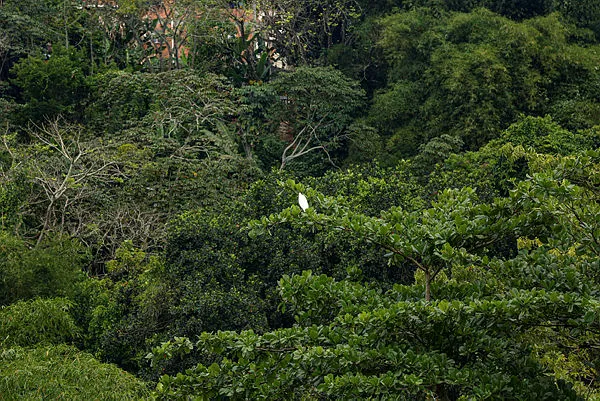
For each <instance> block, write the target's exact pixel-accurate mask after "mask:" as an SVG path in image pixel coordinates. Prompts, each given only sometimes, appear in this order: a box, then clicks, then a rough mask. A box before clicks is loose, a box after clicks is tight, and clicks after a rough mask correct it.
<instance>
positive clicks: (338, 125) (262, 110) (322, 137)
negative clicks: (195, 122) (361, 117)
mask: <svg viewBox="0 0 600 401" xmlns="http://www.w3.org/2000/svg"><path fill="white" fill-rule="evenodd" d="M238 93H239V95H240V103H241V104H242V106H243V109H242V112H241V115H240V133H241V135H242V144H243V146H244V149H245V151H246V154H247V155H251V154H252V153H253V151H254V149H256V153H257V155H258V157H259V158H262V159H263V160H261V161H262V162H263V164H264V165H265V166H266V167H271V166H275V165H278V166H279V168H280V169H284V168H286V167H287V166H288V165H289V164H292V168H293V164H297V163H299V162H300V163H304V165H300V166H297V167H298V168H297V169H296V171H300V172H304V173H307V172H308V173H312V174H318V173H320V172H322V171H323V170H324V165H326V164H332V163H333V164H334V165H335V163H336V161H337V160H339V159H342V158H343V157H344V156H345V155H346V152H347V147H348V140H349V139H350V138H349V135H350V134H352V133H354V132H356V128H357V127H356V126H355V127H354V128H353V129H351V128H350V127H351V124H352V121H353V119H354V118H355V117H356V116H357V114H358V113H359V112H360V109H361V107H363V106H364V101H365V96H364V92H363V91H362V90H361V89H360V87H359V86H358V83H357V82H356V81H353V80H351V79H349V78H347V77H345V76H344V75H343V74H342V73H341V72H339V71H337V70H335V69H333V68H331V67H312V68H309V67H300V68H297V69H296V70H294V71H291V72H282V73H280V74H279V75H278V76H277V77H276V78H275V79H273V80H272V81H271V82H269V83H266V84H263V85H253V86H250V87H247V88H243V89H242V90H240V91H238ZM257 120H259V121H257ZM260 120H262V121H260ZM264 131H266V135H265V133H264ZM353 131H354V132H353ZM271 144H273V145H271ZM271 148H273V149H272V150H271ZM274 156H275V157H277V159H279V160H277V159H275V160H272V159H271V160H269V159H267V158H271V157H274ZM292 162H293V163H292Z"/></svg>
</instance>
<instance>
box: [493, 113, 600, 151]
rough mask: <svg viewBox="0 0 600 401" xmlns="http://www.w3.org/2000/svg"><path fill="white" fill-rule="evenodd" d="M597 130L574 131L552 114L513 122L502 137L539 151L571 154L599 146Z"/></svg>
mask: <svg viewBox="0 0 600 401" xmlns="http://www.w3.org/2000/svg"><path fill="white" fill-rule="evenodd" d="M599 139H600V138H599V137H598V132H597V130H590V131H588V132H577V133H572V132H569V131H567V130H566V129H564V128H562V127H560V126H559V125H558V124H557V123H555V122H554V121H552V118H551V117H550V116H546V117H544V118H541V117H537V118H536V117H526V118H523V119H522V120H520V121H518V122H517V123H515V124H512V125H511V126H510V127H508V129H506V131H504V132H503V133H502V135H501V137H500V141H502V142H510V143H512V144H513V145H521V146H523V147H526V148H529V147H530V148H533V150H534V151H535V152H537V153H547V154H553V155H571V154H576V153H579V152H582V151H585V150H591V149H596V148H598V145H600V140H599Z"/></svg>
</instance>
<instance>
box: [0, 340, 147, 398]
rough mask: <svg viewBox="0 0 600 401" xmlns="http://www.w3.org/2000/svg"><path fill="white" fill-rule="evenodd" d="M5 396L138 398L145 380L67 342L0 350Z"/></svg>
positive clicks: (0, 375)
mask: <svg viewBox="0 0 600 401" xmlns="http://www.w3.org/2000/svg"><path fill="white" fill-rule="evenodd" d="M0 361H1V363H0V394H2V399H3V400H39V399H61V398H62V399H69V400H89V399H102V400H115V401H116V400H139V399H143V398H147V397H148V396H149V391H148V388H147V386H146V384H145V383H143V382H141V381H140V380H138V379H136V378H135V377H134V376H132V375H131V374H129V373H127V372H124V371H122V370H120V369H119V368H117V367H116V366H114V365H108V364H104V363H100V362H99V361H97V360H96V359H94V357H93V356H92V355H90V354H87V353H84V352H80V351H79V350H77V349H76V348H74V347H70V346H67V345H58V346H46V347H38V348H33V349H27V348H16V347H14V348H5V349H2V351H0Z"/></svg>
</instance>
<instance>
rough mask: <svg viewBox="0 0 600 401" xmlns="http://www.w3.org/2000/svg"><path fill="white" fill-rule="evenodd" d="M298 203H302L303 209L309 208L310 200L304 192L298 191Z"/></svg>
mask: <svg viewBox="0 0 600 401" xmlns="http://www.w3.org/2000/svg"><path fill="white" fill-rule="evenodd" d="M298 203H299V204H300V207H301V208H302V211H304V212H306V209H308V200H307V199H306V196H304V195H303V194H302V192H299V193H298Z"/></svg>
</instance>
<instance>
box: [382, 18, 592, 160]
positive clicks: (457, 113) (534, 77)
mask: <svg viewBox="0 0 600 401" xmlns="http://www.w3.org/2000/svg"><path fill="white" fill-rule="evenodd" d="M381 24H382V26H383V31H382V36H381V40H380V42H379V44H380V46H381V47H382V48H383V50H384V52H385V54H386V57H387V60H388V62H389V64H390V69H389V83H388V88H387V89H386V90H385V91H382V92H381V93H380V94H377V95H376V96H375V98H374V106H373V108H372V110H371V119H372V121H373V122H374V123H375V125H376V126H377V127H378V128H380V130H381V131H382V133H385V135H386V136H387V137H388V138H389V145H388V148H389V150H390V151H391V152H392V153H396V154H400V155H402V154H404V155H406V154H414V153H416V150H417V147H418V145H419V144H422V143H426V142H428V141H429V140H430V139H431V138H433V137H438V136H440V135H442V134H452V135H453V136H456V137H459V138H460V139H461V140H463V142H464V143H465V145H466V147H467V148H470V149H473V148H478V147H480V146H481V145H483V144H485V143H487V141H489V140H490V139H492V138H496V137H498V135H499V133H500V132H501V131H502V130H503V129H505V128H506V127H508V126H509V125H510V124H511V123H513V122H514V121H516V119H517V117H518V115H519V113H525V114H538V115H539V114H541V115H543V114H546V113H548V112H550V111H551V110H553V109H557V110H560V109H562V108H565V107H568V104H567V102H568V99H571V101H576V102H578V104H580V105H586V106H585V107H588V106H587V105H588V104H589V105H590V106H589V108H588V109H589V112H583V111H582V112H581V117H580V118H579V121H577V123H579V124H581V122H584V121H585V122H584V124H591V125H594V124H597V123H598V121H596V120H595V118H596V117H597V113H596V112H595V111H594V109H593V102H594V100H593V99H595V98H596V96H597V94H596V92H597V91H596V89H595V88H596V86H597V85H595V84H594V83H595V82H596V80H597V79H598V71H597V70H596V69H595V66H596V65H597V64H598V62H599V61H598V59H597V52H596V50H594V47H590V46H581V45H578V44H577V43H574V42H575V41H574V40H572V39H571V38H572V36H574V35H573V32H574V31H575V29H574V28H573V27H572V26H571V25H568V24H566V23H564V22H562V21H561V20H560V18H559V16H558V15H557V14H551V15H549V16H545V17H538V18H534V19H531V20H526V21H523V22H519V23H518V22H514V21H510V20H508V19H506V18H502V17H500V16H498V15H496V14H493V13H491V12H489V11H487V10H476V11H473V12H471V13H468V14H463V13H448V14H446V13H442V15H441V16H438V15H437V14H436V13H434V12H432V11H431V10H429V9H416V10H413V11H410V12H401V13H396V14H393V15H390V16H388V17H386V18H384V19H382V20H381ZM557 54H561V57H557V56H556V55H557ZM561 115H562V116H564V115H565V113H564V112H562V113H561ZM565 120H568V118H565ZM591 125H579V126H578V128H582V127H584V128H590V127H591Z"/></svg>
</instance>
